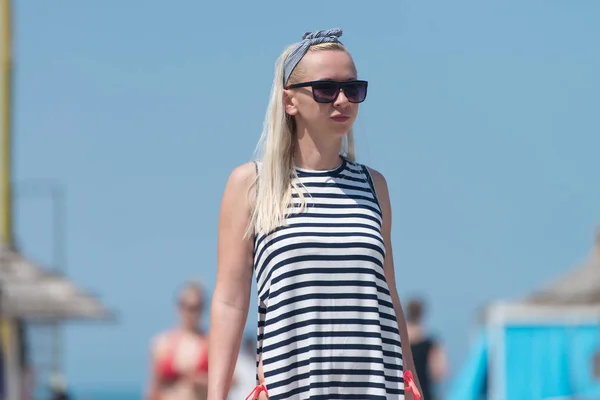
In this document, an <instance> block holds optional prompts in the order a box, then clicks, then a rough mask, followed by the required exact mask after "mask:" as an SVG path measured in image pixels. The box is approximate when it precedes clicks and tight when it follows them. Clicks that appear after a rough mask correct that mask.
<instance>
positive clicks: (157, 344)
mask: <svg viewBox="0 0 600 400" xmlns="http://www.w3.org/2000/svg"><path fill="white" fill-rule="evenodd" d="M172 336H173V332H172V331H165V332H160V333H158V334H156V335H154V336H153V337H152V339H150V351H151V352H152V353H153V354H154V355H160V354H162V353H164V351H165V349H166V348H167V347H168V344H169V341H170V339H171V337H172Z"/></svg>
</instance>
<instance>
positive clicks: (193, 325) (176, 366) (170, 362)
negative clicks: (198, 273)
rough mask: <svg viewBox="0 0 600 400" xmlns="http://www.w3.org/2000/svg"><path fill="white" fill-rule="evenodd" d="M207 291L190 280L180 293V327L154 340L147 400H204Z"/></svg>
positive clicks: (206, 375) (206, 364) (206, 352)
mask: <svg viewBox="0 0 600 400" xmlns="http://www.w3.org/2000/svg"><path fill="white" fill-rule="evenodd" d="M204 297H205V296H204V290H203V288H202V287H201V286H200V285H199V284H197V283H188V284H187V285H185V286H184V287H183V289H182V290H181V291H180V293H179V296H178V304H177V306H178V308H179V326H178V327H176V328H175V329H173V330H169V331H167V332H163V333H161V334H159V335H158V336H157V337H156V338H155V339H154V340H153V341H152V349H151V357H152V358H151V359H152V365H151V379H150V386H149V388H148V400H205V399H206V397H207V395H206V393H207V381H208V344H207V337H206V335H205V334H204V332H202V330H201V329H200V325H199V322H200V318H201V316H202V312H203V311H204V300H205V299H204Z"/></svg>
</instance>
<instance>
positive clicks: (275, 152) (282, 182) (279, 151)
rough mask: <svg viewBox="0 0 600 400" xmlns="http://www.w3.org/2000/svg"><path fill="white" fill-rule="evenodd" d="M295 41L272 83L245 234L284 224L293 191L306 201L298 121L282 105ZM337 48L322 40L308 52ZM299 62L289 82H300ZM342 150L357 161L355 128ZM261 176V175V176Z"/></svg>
mask: <svg viewBox="0 0 600 400" xmlns="http://www.w3.org/2000/svg"><path fill="white" fill-rule="evenodd" d="M295 47H296V45H291V46H290V47H288V48H287V49H286V50H285V51H284V52H283V54H281V55H280V56H279V58H278V60H277V62H276V64H275V77H274V78H273V85H272V86H271V96H270V99H269V105H268V107H267V113H266V115H265V121H264V124H263V130H262V134H261V136H260V139H259V141H258V145H257V148H256V157H255V159H256V160H257V161H258V162H259V165H260V171H259V173H258V174H257V177H256V180H255V182H254V185H253V187H252V190H254V191H256V200H255V203H254V207H253V209H252V213H251V216H250V222H249V224H248V228H247V230H246V235H245V236H246V237H250V236H251V235H252V234H268V233H270V232H272V231H273V230H275V229H277V228H279V227H281V226H284V225H285V223H286V217H287V214H288V206H289V204H290V203H291V200H292V192H296V193H297V194H298V201H299V203H300V208H301V209H303V208H304V206H305V205H306V199H305V196H304V193H303V188H302V187H301V186H299V185H298V184H297V183H296V182H297V177H298V176H297V173H296V169H295V165H294V159H293V155H294V145H295V139H296V133H297V132H296V124H295V120H294V118H293V117H292V116H290V115H288V114H287V113H286V112H285V109H284V105H283V89H284V82H283V79H284V78H283V64H284V61H285V59H286V58H287V56H288V55H289V54H290V53H291V52H292V50H293V49H294V48H295ZM325 50H337V51H345V52H347V50H346V48H345V47H344V46H343V45H342V44H340V43H321V44H316V45H314V46H311V47H310V48H309V49H308V52H313V51H325ZM299 71H301V65H299V66H298V67H297V68H296V69H295V70H294V72H293V73H292V74H291V76H290V79H289V82H288V83H295V82H297V79H298V75H300V74H301V73H300V72H299ZM340 154H341V155H342V156H344V157H345V158H346V159H348V160H350V161H354V139H353V135H352V130H350V131H349V132H348V134H347V135H346V136H345V138H344V140H343V142H342V146H341V148H340ZM259 176H260V179H259Z"/></svg>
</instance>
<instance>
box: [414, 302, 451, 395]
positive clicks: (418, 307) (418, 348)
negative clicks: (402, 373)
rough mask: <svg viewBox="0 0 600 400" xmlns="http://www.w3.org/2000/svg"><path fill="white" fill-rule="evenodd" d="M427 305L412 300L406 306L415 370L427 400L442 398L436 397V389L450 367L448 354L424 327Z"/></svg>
mask: <svg viewBox="0 0 600 400" xmlns="http://www.w3.org/2000/svg"><path fill="white" fill-rule="evenodd" d="M424 315H425V304H424V302H423V301H422V300H421V299H416V298H415V299H411V300H410V301H408V302H407V304H406V321H407V326H408V337H409V339H410V347H411V349H412V354H413V360H414V362H415V369H416V371H417V375H418V378H419V383H420V384H421V389H423V393H422V394H423V398H424V399H426V400H429V399H436V398H440V396H435V390H434V388H435V387H436V386H437V385H439V384H440V383H441V382H442V381H443V380H444V379H446V376H447V373H448V366H447V361H446V352H445V350H444V348H443V347H442V345H441V343H439V342H438V341H437V340H436V339H435V338H434V337H433V336H431V335H430V334H428V333H427V331H426V328H425V327H424V325H423V317H424Z"/></svg>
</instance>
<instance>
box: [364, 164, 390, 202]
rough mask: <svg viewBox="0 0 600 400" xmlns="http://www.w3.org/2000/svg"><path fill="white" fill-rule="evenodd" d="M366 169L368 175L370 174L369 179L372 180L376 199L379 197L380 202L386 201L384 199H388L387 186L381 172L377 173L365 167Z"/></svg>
mask: <svg viewBox="0 0 600 400" xmlns="http://www.w3.org/2000/svg"><path fill="white" fill-rule="evenodd" d="M367 169H368V170H369V173H370V174H371V177H372V178H373V185H375V191H376V192H377V197H379V198H380V200H383V201H386V199H387V198H388V197H389V194H388V185H387V181H386V179H385V176H383V174H382V173H381V172H379V171H377V170H376V169H374V168H371V167H367ZM382 197H383V199H382Z"/></svg>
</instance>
